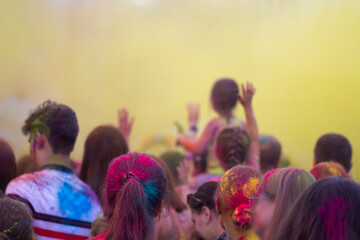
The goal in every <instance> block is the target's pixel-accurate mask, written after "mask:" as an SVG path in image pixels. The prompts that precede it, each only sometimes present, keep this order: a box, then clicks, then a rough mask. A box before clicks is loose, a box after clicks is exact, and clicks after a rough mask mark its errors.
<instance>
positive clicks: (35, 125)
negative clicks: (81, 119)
mask: <svg viewBox="0 0 360 240" xmlns="http://www.w3.org/2000/svg"><path fill="white" fill-rule="evenodd" d="M22 132H23V133H24V134H25V135H27V134H29V133H34V134H36V133H37V132H40V133H43V134H45V135H46V136H47V137H48V140H49V143H50V145H51V147H52V150H53V152H54V153H59V154H64V155H70V153H71V151H72V150H73V148H74V145H75V141H76V137H77V135H78V132H79V126H78V122H77V119H76V114H75V112H74V111H73V110H72V109H71V108H70V107H68V106H66V105H63V104H57V103H56V102H52V101H50V100H47V101H45V102H44V103H43V104H41V105H40V106H38V107H37V108H36V109H35V110H34V111H32V112H31V114H30V116H29V117H28V118H27V119H26V121H25V124H24V126H23V127H22Z"/></svg>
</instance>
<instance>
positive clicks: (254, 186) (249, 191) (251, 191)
mask: <svg viewBox="0 0 360 240" xmlns="http://www.w3.org/2000/svg"><path fill="white" fill-rule="evenodd" d="M258 191H259V178H250V179H249V180H248V181H247V182H246V183H245V184H244V186H243V194H244V196H245V197H247V198H249V197H251V196H254V195H256V194H257V193H258Z"/></svg>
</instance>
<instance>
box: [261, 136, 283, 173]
mask: <svg viewBox="0 0 360 240" xmlns="http://www.w3.org/2000/svg"><path fill="white" fill-rule="evenodd" d="M259 142H260V168H261V170H260V172H261V174H266V173H267V172H269V171H270V170H273V169H276V168H278V166H279V162H280V155H281V144H280V142H279V141H278V140H277V139H276V138H275V137H273V136H271V135H261V136H260V141H259Z"/></svg>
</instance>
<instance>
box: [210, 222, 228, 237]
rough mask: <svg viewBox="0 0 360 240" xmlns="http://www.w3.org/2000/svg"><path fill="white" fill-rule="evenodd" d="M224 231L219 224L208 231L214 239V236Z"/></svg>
mask: <svg viewBox="0 0 360 240" xmlns="http://www.w3.org/2000/svg"><path fill="white" fill-rule="evenodd" d="M223 232H224V229H223V228H222V227H221V226H220V224H217V225H216V226H215V227H214V228H213V229H212V230H211V231H210V232H209V236H210V238H209V239H211V240H213V239H215V238H216V237H218V236H220V235H221V234H222V233H223Z"/></svg>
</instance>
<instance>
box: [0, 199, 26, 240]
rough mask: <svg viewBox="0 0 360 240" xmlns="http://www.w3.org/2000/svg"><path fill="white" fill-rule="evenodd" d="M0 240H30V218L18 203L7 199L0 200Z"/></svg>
mask: <svg viewBox="0 0 360 240" xmlns="http://www.w3.org/2000/svg"><path fill="white" fill-rule="evenodd" d="M0 216H1V217H0V239H1V240H17V239H19V240H32V239H33V231H32V217H31V214H30V212H29V210H28V209H27V208H26V207H25V206H24V205H23V204H22V203H20V202H18V201H16V200H13V199H11V198H8V197H4V198H0Z"/></svg>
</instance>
